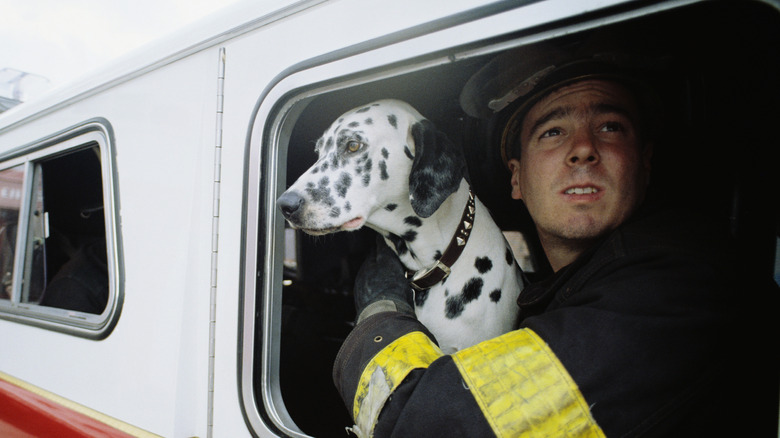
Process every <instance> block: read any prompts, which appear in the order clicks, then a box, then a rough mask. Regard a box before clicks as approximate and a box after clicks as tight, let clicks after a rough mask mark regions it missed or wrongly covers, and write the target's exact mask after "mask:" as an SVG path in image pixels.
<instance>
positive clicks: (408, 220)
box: [404, 216, 422, 227]
mask: <svg viewBox="0 0 780 438" xmlns="http://www.w3.org/2000/svg"><path fill="white" fill-rule="evenodd" d="M404 223H405V224H406V225H413V226H415V227H421V226H422V220H421V219H420V218H419V217H417V216H406V217H405V218H404Z"/></svg>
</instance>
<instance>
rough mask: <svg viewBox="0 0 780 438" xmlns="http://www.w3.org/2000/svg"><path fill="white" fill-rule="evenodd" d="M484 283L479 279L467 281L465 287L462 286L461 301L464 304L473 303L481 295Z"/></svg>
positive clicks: (474, 278)
mask: <svg viewBox="0 0 780 438" xmlns="http://www.w3.org/2000/svg"><path fill="white" fill-rule="evenodd" d="M484 283H485V282H484V281H482V279H481V278H479V277H473V278H472V279H471V280H469V281H468V282H467V283H466V285H465V286H463V292H462V293H461V295H463V299H464V300H465V302H466V303H468V302H470V301H474V300H476V299H477V298H479V296H480V295H481V294H482V285H483V284H484Z"/></svg>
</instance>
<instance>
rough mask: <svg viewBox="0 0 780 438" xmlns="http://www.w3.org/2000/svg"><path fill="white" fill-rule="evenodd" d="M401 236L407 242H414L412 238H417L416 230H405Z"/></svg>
mask: <svg viewBox="0 0 780 438" xmlns="http://www.w3.org/2000/svg"><path fill="white" fill-rule="evenodd" d="M401 238H402V239H404V240H405V241H407V242H414V239H416V238H417V231H414V230H408V231H407V232H405V233H404V235H403V236H401Z"/></svg>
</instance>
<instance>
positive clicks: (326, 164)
mask: <svg viewBox="0 0 780 438" xmlns="http://www.w3.org/2000/svg"><path fill="white" fill-rule="evenodd" d="M321 169H322V171H323V172H325V171H326V170H328V162H327V161H324V162H323V163H322V167H321Z"/></svg>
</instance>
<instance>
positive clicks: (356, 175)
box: [277, 100, 465, 234]
mask: <svg viewBox="0 0 780 438" xmlns="http://www.w3.org/2000/svg"><path fill="white" fill-rule="evenodd" d="M316 151H317V154H318V159H317V162H316V163H314V165H313V166H311V167H310V168H309V169H308V170H307V171H306V172H304V173H303V175H301V176H300V177H299V178H298V180H297V181H296V182H295V183H294V184H293V185H292V186H291V187H290V188H289V189H288V190H287V191H286V192H284V194H282V196H280V197H279V199H278V201H277V203H278V205H279V208H280V209H281V210H282V214H283V215H284V217H285V218H286V219H287V221H288V222H289V223H290V224H291V225H292V226H293V227H295V228H300V229H302V230H303V231H305V232H307V233H309V234H327V233H332V232H336V231H342V230H355V229H358V228H360V227H362V226H363V225H364V224H365V223H366V222H369V223H371V217H372V215H373V214H374V213H375V212H377V211H388V210H392V209H393V208H395V207H397V206H400V205H409V204H411V207H412V209H413V210H414V212H415V214H417V215H418V216H420V217H423V218H426V217H429V216H431V215H432V214H433V213H434V212H435V211H436V209H438V208H439V206H440V205H441V203H442V202H444V200H445V199H446V198H447V197H448V196H449V195H450V194H452V193H453V192H454V191H456V190H457V189H458V187H459V185H460V181H461V179H462V178H463V176H464V175H465V160H464V158H463V155H462V152H461V151H460V149H458V148H456V147H455V146H454V145H453V144H452V143H451V142H450V141H449V140H448V139H447V138H446V137H445V136H444V134H442V133H441V132H438V131H436V129H435V128H434V126H433V124H432V123H431V122H430V121H428V120H427V119H425V118H424V117H422V116H421V115H420V113H418V112H417V110H415V109H414V108H412V107H411V106H410V105H409V104H407V103H405V102H401V101H398V100H380V101H377V102H374V103H371V104H368V105H365V106H361V107H359V108H356V109H353V110H351V111H348V112H347V113H345V114H344V115H342V116H341V117H339V118H338V120H336V121H335V122H334V123H333V124H332V125H331V126H330V127H329V128H328V129H327V130H326V131H325V133H324V134H323V135H322V137H320V139H319V140H318V141H317V144H316Z"/></svg>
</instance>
